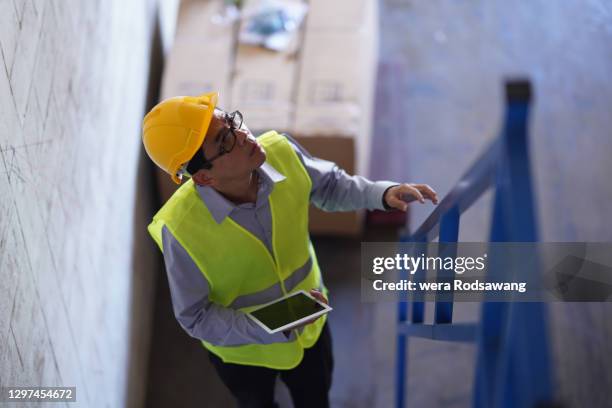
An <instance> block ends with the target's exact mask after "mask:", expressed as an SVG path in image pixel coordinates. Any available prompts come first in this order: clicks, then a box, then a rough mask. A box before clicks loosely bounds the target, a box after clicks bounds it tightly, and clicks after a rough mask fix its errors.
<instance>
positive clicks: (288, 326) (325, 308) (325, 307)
mask: <svg viewBox="0 0 612 408" xmlns="http://www.w3.org/2000/svg"><path fill="white" fill-rule="evenodd" d="M300 293H301V294H304V295H305V296H308V297H309V298H310V299H312V300H314V301H315V302H317V303H318V304H319V305H321V307H323V310H319V311H318V312H316V313H313V314H311V315H308V316H306V317H303V318H301V319H299V320H295V321H293V322H291V323H288V324H286V325H284V326H281V327H279V328H277V329H274V330H272V329H270V328H269V327H268V326H266V325H265V324H264V323H263V322H261V321H260V320H259V319H258V318H256V317H255V316H253V315H252V314H251V312H255V311H257V310H260V309H263V308H266V307H268V306H270V305H273V304H275V303H278V302H282V301H284V300H285V299H288V298H290V297H293V296H297V295H298V294H300ZM332 310H333V309H332V308H331V306H329V305H327V304H325V303H323V302H321V301H320V300H319V299H317V298H315V297H314V296H312V295H311V294H310V293H308V292H306V291H304V290H298V291H296V292H293V293H290V294H289V295H287V296H283V297H282V298H280V299H276V300H273V301H272V302H268V303H266V304H264V305H262V306H260V307H258V308H257V309H253V310H251V311H250V312H247V313H246V315H247V316H248V317H249V318H251V320H253V321H254V322H255V323H256V324H257V325H258V326H259V327H261V328H262V329H264V330H265V331H266V332H268V333H270V334H276V333H278V332H281V331H285V330H289V329H293V328H294V327H296V326H299V325H300V324H302V323H305V322H307V321H309V320H312V319H315V318H318V317H320V316H322V315H324V314H325V313H329V312H330V311H332Z"/></svg>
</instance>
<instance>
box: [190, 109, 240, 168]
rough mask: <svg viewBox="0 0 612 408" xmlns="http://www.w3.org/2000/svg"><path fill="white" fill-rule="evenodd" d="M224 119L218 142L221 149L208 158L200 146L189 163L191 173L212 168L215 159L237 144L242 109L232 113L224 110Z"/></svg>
mask: <svg viewBox="0 0 612 408" xmlns="http://www.w3.org/2000/svg"><path fill="white" fill-rule="evenodd" d="M223 121H224V122H225V127H224V128H223V129H222V130H221V131H220V132H219V134H218V136H217V140H218V142H216V143H219V151H218V152H217V154H216V155H214V156H213V157H211V158H209V159H207V158H206V156H204V149H202V148H200V149H199V150H198V152H197V153H196V154H195V155H194V156H193V157H192V158H191V160H190V161H189V163H188V164H187V171H188V172H189V174H195V173H196V172H197V171H198V170H200V169H206V170H208V169H211V168H212V162H213V161H214V160H216V159H218V158H219V157H221V156H223V155H224V154H227V153H229V152H231V151H232V149H233V148H234V146H236V138H237V137H236V133H235V131H236V130H237V129H240V128H241V127H242V113H240V111H234V112H232V113H227V112H224V113H223Z"/></svg>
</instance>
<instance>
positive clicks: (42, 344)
mask: <svg viewBox="0 0 612 408" xmlns="http://www.w3.org/2000/svg"><path fill="white" fill-rule="evenodd" d="M155 12H156V1H155V0H133V1H121V0H113V1H101V0H96V1H93V0H92V1H77V0H70V1H68V0H14V1H13V0H2V1H0V45H1V52H2V53H1V60H2V62H1V63H0V385H2V386H7V385H32V386H38V385H42V386H53V385H55V386H76V387H77V400H78V403H77V404H76V405H75V404H70V405H69V406H82V407H120V406H126V405H127V406H139V405H140V401H141V398H142V392H143V387H144V383H143V380H144V379H145V378H146V376H145V375H144V371H145V366H146V358H147V349H148V340H147V337H148V335H149V326H150V324H149V317H150V312H149V310H150V297H151V295H150V293H151V290H152V288H151V283H150V282H152V279H151V276H152V275H153V274H154V273H157V271H156V270H155V269H154V266H153V261H154V260H155V258H154V257H153V256H152V255H151V254H154V253H155V252H154V248H152V247H151V242H150V240H149V239H148V237H147V236H146V235H145V234H146V233H145V230H144V227H145V225H146V224H145V222H146V218H147V216H148V213H150V207H151V198H150V197H151V196H152V193H151V191H150V189H149V188H148V187H147V183H146V181H147V175H146V173H147V171H148V165H146V164H145V163H146V162H144V161H143V156H142V150H141V142H140V137H139V135H140V123H141V120H142V116H143V114H144V110H145V103H146V99H147V92H148V91H147V88H148V87H149V61H150V52H151V43H152V41H151V40H152V38H153V32H154V31H153V30H154V28H155V27H156V24H155V21H156V20H155V18H156V17H155V16H156V15H155ZM24 406H25V405H24ZM37 406H38V405H37ZM53 406H58V405H57V404H54V405H53Z"/></svg>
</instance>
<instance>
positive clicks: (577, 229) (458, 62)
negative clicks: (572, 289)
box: [147, 0, 612, 407]
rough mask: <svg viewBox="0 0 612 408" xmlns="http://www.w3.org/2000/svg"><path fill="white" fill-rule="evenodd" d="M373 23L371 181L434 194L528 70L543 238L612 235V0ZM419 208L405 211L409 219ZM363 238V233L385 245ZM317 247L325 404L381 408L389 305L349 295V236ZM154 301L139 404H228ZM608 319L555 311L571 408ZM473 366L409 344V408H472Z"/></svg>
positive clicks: (589, 379) (453, 9)
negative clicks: (416, 186)
mask: <svg viewBox="0 0 612 408" xmlns="http://www.w3.org/2000/svg"><path fill="white" fill-rule="evenodd" d="M380 16H381V17H380V19H381V43H380V70H379V82H378V88H377V112H376V120H375V135H374V139H373V140H374V151H373V154H372V157H373V160H372V166H371V172H370V176H371V177H372V178H374V179H379V178H381V179H382V178H384V179H396V180H398V181H412V182H424V183H428V184H430V185H432V186H434V188H436V190H437V191H438V192H439V193H440V194H441V195H444V194H445V193H446V192H448V191H449V190H450V188H452V186H453V185H454V183H455V182H456V181H457V180H458V178H459V177H460V175H461V173H462V172H463V171H464V170H465V169H466V168H467V167H468V165H469V164H470V163H471V162H472V161H473V160H474V159H475V158H476V157H477V156H478V154H479V152H480V151H481V150H482V149H483V148H484V146H485V145H486V143H487V142H488V141H489V140H491V139H492V138H493V137H494V136H495V135H496V134H497V131H498V129H499V126H500V120H501V117H502V103H501V100H502V99H501V98H502V83H503V79H504V78H506V77H508V76H517V75H520V76H528V77H529V78H531V80H532V82H533V87H534V90H535V106H534V109H533V112H532V121H531V125H530V134H531V148H532V152H533V162H534V163H533V170H534V183H535V186H536V193H537V197H538V215H539V220H540V221H539V222H540V229H541V234H542V238H543V240H546V241H577V240H585V241H612V228H610V223H609V222H603V221H602V220H607V219H608V216H607V214H608V211H607V210H608V209H609V204H608V203H609V200H610V199H611V198H612V184H611V183H609V181H608V178H609V174H612V164H611V162H610V161H609V157H610V156H611V155H612V130H611V129H612V115H610V113H609V112H610V106H612V81H611V80H610V79H611V77H612V74H611V73H612V6H611V5H610V3H609V2H608V1H606V0H571V1H566V2H563V4H560V3H559V4H557V3H556V2H550V1H546V0H532V1H519V0H513V1H491V0H475V1H469V2H468V1H457V0H435V1H410V0H383V1H382V2H381V9H380ZM389 152H393V154H389ZM381 157H383V158H384V160H377V159H380V158H381ZM430 211H431V207H419V206H415V208H414V209H413V212H412V225H413V226H414V225H418V224H419V223H420V222H422V221H423V220H424V219H425V217H426V216H427V215H428V213H429V212H430ZM489 215H490V195H486V196H485V197H483V199H481V200H480V201H479V202H478V203H477V204H476V205H475V206H474V207H473V208H472V209H471V210H470V211H468V212H467V213H466V214H465V216H464V218H463V219H462V223H461V233H460V238H461V240H464V241H482V240H485V239H486V237H487V231H488V227H489V225H488V218H489ZM372 234H374V235H370V236H368V237H367V238H366V239H368V240H377V239H384V238H385V237H386V238H389V237H392V236H393V232H392V231H387V232H385V233H383V234H382V236H381V235H377V233H376V232H372ZM391 239H392V238H391ZM315 245H316V247H317V250H318V251H319V254H320V255H319V258H320V262H321V264H322V267H323V269H324V273H325V276H326V279H327V282H328V285H329V287H330V289H331V291H332V293H333V296H334V302H335V303H334V306H335V308H336V310H335V313H334V314H333V315H332V316H331V320H330V321H331V327H332V330H333V336H334V350H335V354H336V362H337V364H336V371H335V377H334V386H333V388H332V402H333V405H334V406H336V407H372V406H376V407H388V406H391V404H392V398H393V377H392V376H393V356H394V352H395V349H394V342H395V341H394V337H393V329H394V318H395V308H394V305H393V304H385V303H379V304H364V303H361V302H360V299H359V283H358V280H357V275H356V274H353V273H352V271H353V270H357V269H358V263H359V242H358V241H351V240H338V239H317V240H315ZM162 273H163V272H162ZM158 299H159V302H158V304H157V310H156V315H157V320H156V331H155V333H156V335H155V339H154V342H155V343H154V349H155V350H157V353H155V354H154V357H153V359H152V365H153V367H152V368H153V370H152V377H151V381H150V384H151V386H150V392H149V401H150V402H149V403H148V404H147V406H150V407H151V406H152V407H156V406H159V407H162V406H171V405H172V406H185V407H188V406H194V407H195V406H210V407H224V406H228V404H229V403H230V402H229V401H230V400H229V398H228V395H227V392H226V391H225V390H224V389H223V388H222V387H220V384H219V381H218V380H217V379H216V377H215V375H214V373H212V372H211V370H210V368H209V365H208V360H207V359H206V355H205V353H204V352H203V350H202V349H201V348H200V346H199V345H198V344H197V342H195V341H192V340H191V339H189V338H188V337H187V336H186V335H184V334H183V333H182V332H181V331H180V328H179V327H178V325H177V324H176V322H175V321H174V318H173V317H172V315H171V308H170V304H169V298H168V292H167V287H164V285H160V290H159V294H158ZM457 315H458V318H459V319H460V320H470V319H473V318H475V317H476V316H477V307H475V306H474V305H470V304H462V305H461V306H460V307H458V308H457ZM610 316H612V307H610V305H609V304H590V305H589V304H580V305H578V304H561V305H555V306H553V307H551V317H552V318H551V334H552V338H553V344H552V345H551V346H552V350H553V352H554V354H555V358H554V360H555V374H556V378H555V381H556V383H557V386H558V387H557V388H558V396H559V399H560V400H561V401H562V402H563V403H564V406H566V407H582V406H589V407H605V406H609V405H606V404H608V402H609V401H608V400H609V392H608V391H607V390H609V389H611V388H612V376H611V375H610V370H609V367H610V365H611V364H610V363H611V361H610V357H609V356H610V355H612V353H611V351H612V350H610V348H611V346H610V345H611V344H612V341H611V340H612V329H611V327H612V326H611V325H610V323H609V321H610ZM473 361H474V348H473V346H470V345H446V344H442V343H438V342H431V341H426V340H414V341H412V342H411V344H410V349H409V378H410V380H409V383H408V402H409V404H410V406H415V407H421V406H429V407H467V406H470V391H471V378H472V376H473ZM170 372H171V373H173V378H172V379H168V378H166V373H170ZM281 399H282V400H285V399H284V398H283V397H282V395H281ZM203 401H206V403H204V402H203Z"/></svg>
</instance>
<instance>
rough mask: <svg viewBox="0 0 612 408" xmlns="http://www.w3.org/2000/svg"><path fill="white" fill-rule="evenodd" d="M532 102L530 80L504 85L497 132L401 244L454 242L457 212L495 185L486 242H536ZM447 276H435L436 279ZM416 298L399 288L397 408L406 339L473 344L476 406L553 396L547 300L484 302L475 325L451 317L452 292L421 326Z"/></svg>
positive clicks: (527, 403) (421, 307)
mask: <svg viewBox="0 0 612 408" xmlns="http://www.w3.org/2000/svg"><path fill="white" fill-rule="evenodd" d="M530 99H531V87H530V84H529V82H528V81H524V80H513V81H509V82H507V83H506V114H505V121H504V126H503V128H502V130H501V132H500V135H499V137H497V138H496V139H495V140H494V141H493V142H492V143H491V144H490V145H489V146H488V147H487V148H486V149H485V151H484V152H483V153H482V154H481V155H480V157H479V158H478V159H477V160H476V161H475V162H474V164H473V165H472V166H471V167H470V169H469V170H468V171H467V172H466V173H465V174H464V176H463V177H462V178H461V179H460V181H459V182H458V183H457V185H456V186H455V187H454V188H453V189H452V190H451V192H450V193H449V194H448V195H446V196H445V197H444V199H443V200H442V201H441V202H440V204H439V205H438V206H437V207H436V209H435V210H434V211H433V212H432V213H431V215H430V216H429V217H428V218H427V219H426V220H425V222H423V224H422V225H421V226H420V227H419V228H418V229H417V230H416V231H415V232H414V233H413V234H412V235H410V236H404V237H402V238H401V239H400V242H417V243H426V242H430V241H433V240H434V239H435V238H436V237H439V242H441V243H445V242H455V243H456V242H457V241H458V236H459V221H460V218H461V214H463V212H465V211H466V210H467V209H468V208H469V207H470V206H471V205H472V204H474V202H475V201H476V200H477V199H478V198H480V197H481V196H482V194H483V193H484V192H485V191H486V190H487V189H489V188H493V189H494V190H495V199H494V205H493V207H494V208H493V217H492V222H491V232H490V241H491V242H536V241H537V240H538V232H537V222H536V215H535V204H534V203H535V199H534V194H533V189H532V186H531V176H530V166H529V154H528V139H527V122H528V113H529V104H530ZM454 248H456V247H454ZM455 250H456V249H455ZM450 255H453V254H450ZM445 256H449V254H445ZM449 278H450V277H449V276H440V275H439V276H438V280H444V279H449ZM416 296H417V297H415V298H413V299H412V300H410V301H408V298H407V295H406V294H405V293H404V294H401V295H400V299H399V301H398V325H397V355H396V384H395V386H396V388H395V389H396V398H395V402H396V407H398V408H403V407H405V406H406V399H405V398H406V392H405V384H406V365H407V361H406V360H407V347H408V339H409V337H411V336H412V337H422V338H429V339H436V340H443V341H455V342H457V341H459V342H476V343H477V347H478V357H477V361H476V378H475V381H474V390H473V400H472V404H473V406H474V407H475V408H491V407H503V408H511V407H512V408H522V407H525V408H527V407H533V406H535V405H536V404H537V403H541V402H546V401H551V399H552V385H551V375H550V370H551V367H550V357H549V350H548V332H547V327H546V308H545V304H543V303H519V302H515V303H508V302H486V301H485V302H483V303H482V308H481V316H480V321H479V322H475V323H460V324H457V323H453V322H452V316H453V302H452V297H450V298H449V296H448V295H447V294H445V298H444V301H438V300H436V302H435V314H434V323H433V324H425V323H424V313H425V304H424V302H423V299H422V297H421V298H419V297H418V296H419V295H416ZM409 304H410V306H411V314H410V316H409V315H408V306H409ZM408 317H409V319H408Z"/></svg>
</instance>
